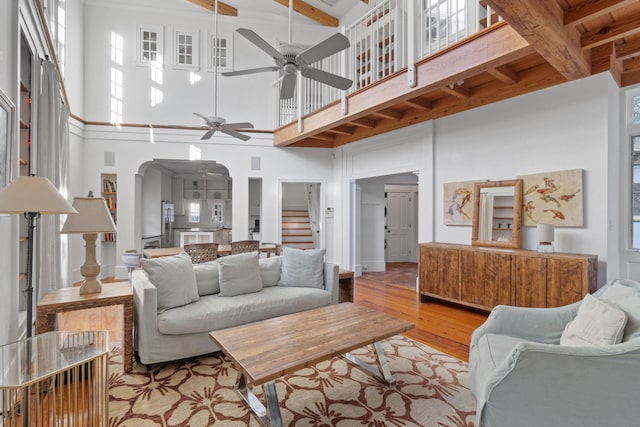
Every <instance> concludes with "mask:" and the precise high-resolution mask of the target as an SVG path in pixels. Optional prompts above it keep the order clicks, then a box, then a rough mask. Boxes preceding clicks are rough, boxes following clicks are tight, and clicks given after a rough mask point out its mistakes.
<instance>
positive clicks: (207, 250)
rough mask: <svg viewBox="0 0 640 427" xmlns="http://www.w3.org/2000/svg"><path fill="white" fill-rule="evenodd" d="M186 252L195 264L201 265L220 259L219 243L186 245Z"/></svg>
mask: <svg viewBox="0 0 640 427" xmlns="http://www.w3.org/2000/svg"><path fill="white" fill-rule="evenodd" d="M184 251H185V252H186V253H188V254H189V256H190V257H191V262H192V263H193V264H201V263H203V262H207V261H213V260H215V259H216V258H218V244H217V243H191V244H188V245H184Z"/></svg>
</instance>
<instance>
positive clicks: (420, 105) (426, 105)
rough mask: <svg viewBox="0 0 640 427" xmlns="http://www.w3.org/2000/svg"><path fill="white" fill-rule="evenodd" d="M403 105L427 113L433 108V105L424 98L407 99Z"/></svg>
mask: <svg viewBox="0 0 640 427" xmlns="http://www.w3.org/2000/svg"><path fill="white" fill-rule="evenodd" d="M404 103H405V104H407V105H410V106H411V107H413V108H417V109H419V110H426V111H429V110H431V109H432V108H433V103H432V102H431V101H429V100H428V99H424V98H411V99H407V100H406V101H405V102H404Z"/></svg>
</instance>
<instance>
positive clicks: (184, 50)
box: [173, 29, 200, 70]
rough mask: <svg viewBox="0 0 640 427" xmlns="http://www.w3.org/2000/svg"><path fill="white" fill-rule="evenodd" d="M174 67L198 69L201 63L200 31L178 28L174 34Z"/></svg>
mask: <svg viewBox="0 0 640 427" xmlns="http://www.w3.org/2000/svg"><path fill="white" fill-rule="evenodd" d="M173 40H174V43H173V46H174V47H173V51H174V54H173V63H174V68H182V69H188V70H196V69H197V68H198V66H199V64H200V61H199V55H200V48H199V45H198V31H197V30H196V31H190V30H182V29H176V30H175V32H174V34H173Z"/></svg>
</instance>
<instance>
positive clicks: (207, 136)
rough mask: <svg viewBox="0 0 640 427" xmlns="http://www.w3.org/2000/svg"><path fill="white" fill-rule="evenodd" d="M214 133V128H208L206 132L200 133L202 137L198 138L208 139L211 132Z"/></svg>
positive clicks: (211, 134)
mask: <svg viewBox="0 0 640 427" xmlns="http://www.w3.org/2000/svg"><path fill="white" fill-rule="evenodd" d="M214 133H216V130H215V129H209V130H208V131H207V133H205V134H204V135H202V138H200V139H201V140H202V139H210V138H211V137H212V136H213V134H214Z"/></svg>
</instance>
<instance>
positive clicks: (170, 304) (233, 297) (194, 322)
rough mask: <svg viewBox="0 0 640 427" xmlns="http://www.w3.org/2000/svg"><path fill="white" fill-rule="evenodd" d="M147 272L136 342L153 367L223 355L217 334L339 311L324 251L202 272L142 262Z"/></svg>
mask: <svg viewBox="0 0 640 427" xmlns="http://www.w3.org/2000/svg"><path fill="white" fill-rule="evenodd" d="M141 267H142V268H141V269H138V270H136V271H134V272H133V274H132V287H133V296H134V306H135V319H134V321H135V340H134V342H135V348H136V351H137V355H138V357H139V360H140V362H141V363H143V364H145V365H147V367H149V366H150V365H151V364H154V363H159V362H167V361H172V360H177V359H183V358H187V357H192V356H199V355H202V354H207V353H212V352H215V351H218V350H219V348H218V347H217V346H216V345H215V344H214V343H213V341H212V340H211V338H210V337H209V332H211V331H215V330H219V329H224V328H229V327H232V326H238V325H242V324H246V323H250V322H255V321H259V320H264V319H268V318H272V317H277V316H282V315H286V314H291V313H296V312H300V311H304V310H310V309H314V308H318V307H323V306H327V305H330V304H337V303H338V294H339V284H338V266H337V265H336V264H332V263H327V262H324V250H306V251H303V250H300V249H293V248H285V249H284V251H283V254H282V255H281V256H275V257H270V258H262V259H260V258H259V254H258V253H257V252H251V253H246V254H238V255H228V256H225V257H221V258H219V259H218V260H216V261H211V262H207V263H202V264H192V263H191V259H190V258H189V256H188V255H187V254H179V255H175V256H169V257H162V258H156V259H142V260H141ZM265 333H268V331H265Z"/></svg>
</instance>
